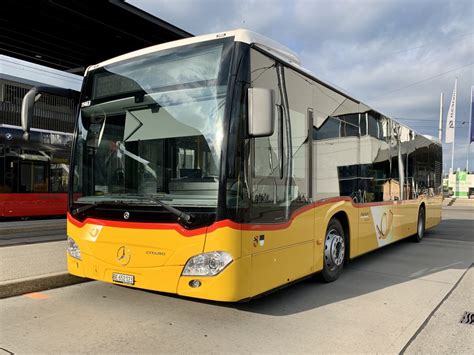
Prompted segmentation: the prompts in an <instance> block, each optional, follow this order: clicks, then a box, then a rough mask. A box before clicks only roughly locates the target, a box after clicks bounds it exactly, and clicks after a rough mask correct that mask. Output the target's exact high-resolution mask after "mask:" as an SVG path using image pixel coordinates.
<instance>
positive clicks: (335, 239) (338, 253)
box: [324, 229, 345, 270]
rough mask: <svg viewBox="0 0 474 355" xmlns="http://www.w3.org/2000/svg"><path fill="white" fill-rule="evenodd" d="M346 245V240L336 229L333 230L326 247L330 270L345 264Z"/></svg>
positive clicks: (326, 257)
mask: <svg viewBox="0 0 474 355" xmlns="http://www.w3.org/2000/svg"><path fill="white" fill-rule="evenodd" d="M344 255H345V243H344V238H343V237H342V236H340V235H339V234H338V232H337V231H336V230H334V229H331V230H330V231H329V232H328V234H327V236H326V243H325V245H324V258H325V263H326V266H327V267H328V268H329V270H332V269H334V268H336V267H339V266H341V265H342V263H343V262H344Z"/></svg>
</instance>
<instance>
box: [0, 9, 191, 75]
mask: <svg viewBox="0 0 474 355" xmlns="http://www.w3.org/2000/svg"><path fill="white" fill-rule="evenodd" d="M188 37H192V34H190V33H189V32H186V31H184V30H182V29H180V28H178V27H176V26H174V25H172V24H170V23H168V22H166V21H163V20H161V19H159V18H157V17H155V16H153V15H151V14H149V13H147V12H145V11H143V10H140V9H139V8H137V7H135V6H133V5H130V4H128V3H126V2H125V1H124V0H96V1H82V0H35V1H17V0H3V1H2V5H1V11H0V54H3V55H6V56H10V57H15V58H18V59H22V60H26V61H29V62H33V63H36V64H41V65H45V66H48V67H51V68H55V69H59V70H63V71H67V72H70V73H75V74H80V75H81V74H83V73H84V71H85V69H86V68H87V67H88V66H89V65H91V64H96V63H99V62H102V61H104V60H106V59H108V58H111V57H115V56H118V55H121V54H124V53H128V52H131V51H134V50H137V49H140V48H144V47H149V46H151V45H155V44H160V43H164V42H169V41H174V40H178V39H182V38H188Z"/></svg>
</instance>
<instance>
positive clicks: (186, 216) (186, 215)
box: [146, 196, 194, 225]
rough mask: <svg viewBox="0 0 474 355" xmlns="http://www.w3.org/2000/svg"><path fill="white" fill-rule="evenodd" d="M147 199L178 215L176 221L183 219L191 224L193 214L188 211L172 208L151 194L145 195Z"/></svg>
mask: <svg viewBox="0 0 474 355" xmlns="http://www.w3.org/2000/svg"><path fill="white" fill-rule="evenodd" d="M146 198H147V199H148V200H150V201H152V202H154V203H156V204H157V205H159V206H161V207H163V208H164V209H165V210H167V211H169V212H171V213H173V214H174V215H176V216H178V222H180V221H183V222H184V223H185V224H188V225H189V224H191V223H192V221H193V219H194V218H193V216H192V215H191V214H189V213H186V212H183V211H181V210H178V209H177V208H174V207H173V206H170V205H168V204H167V203H164V202H163V201H161V200H160V199H158V198H156V197H152V196H147V197H146Z"/></svg>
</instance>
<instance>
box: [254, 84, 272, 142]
mask: <svg viewBox="0 0 474 355" xmlns="http://www.w3.org/2000/svg"><path fill="white" fill-rule="evenodd" d="M274 130H275V107H274V104H273V90H271V89H264V88H249V89H248V133H249V135H250V136H251V137H268V136H271V135H272V134H273V131H274Z"/></svg>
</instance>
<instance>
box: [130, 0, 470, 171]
mask: <svg viewBox="0 0 474 355" xmlns="http://www.w3.org/2000/svg"><path fill="white" fill-rule="evenodd" d="M128 2H129V3H131V4H132V5H135V6H137V7H139V8H141V9H143V10H145V11H147V12H149V13H151V14H153V15H155V16H157V17H159V18H161V19H162V20H165V21H167V22H170V23H172V24H173V25H175V26H177V27H180V28H182V29H184V30H186V31H188V32H190V33H192V34H194V35H201V34H206V33H213V32H222V31H228V30H231V29H235V28H246V29H249V30H252V31H256V32H259V33H261V34H263V35H265V36H267V37H270V38H272V39H274V40H276V41H278V42H280V43H282V44H283V45H285V46H287V47H288V48H290V49H292V50H293V51H295V52H296V53H297V54H298V55H299V57H300V60H301V62H302V65H303V66H304V67H306V68H308V69H309V70H310V71H312V72H313V73H314V74H315V75H316V77H318V78H321V79H323V80H325V81H328V82H330V83H332V84H335V85H336V86H338V87H340V88H342V89H344V90H345V91H346V92H348V93H350V94H351V95H352V96H354V97H355V98H357V99H359V100H361V101H363V102H365V103H366V104H368V105H369V106H372V107H374V108H375V109H377V110H379V111H380V112H382V113H384V114H386V115H388V116H390V117H393V118H397V119H399V120H400V121H401V122H403V123H406V124H407V125H409V126H410V127H412V128H414V129H415V130H417V131H418V132H420V133H422V134H428V135H432V136H435V137H437V136H438V122H439V102H440V93H441V92H443V93H444V112H443V117H444V121H443V125H444V126H445V125H446V123H445V120H446V115H447V110H448V107H449V103H450V100H451V95H452V92H453V88H454V81H455V78H456V77H457V78H458V92H457V107H456V143H455V149H454V152H455V161H454V169H455V170H456V169H457V168H461V169H464V168H465V166H466V156H467V148H468V127H469V118H470V116H469V114H470V90H471V86H472V85H474V5H473V4H474V1H472V0H442V1H441V0H332V1H329V0H293V1H289V0H258V1H257V0H128ZM444 129H445V127H443V130H444ZM443 139H444V135H443ZM470 152H471V153H470V159H469V170H474V143H472V144H471V145H470ZM450 166H451V144H448V145H447V144H444V168H445V171H447V170H449V168H450Z"/></svg>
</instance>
